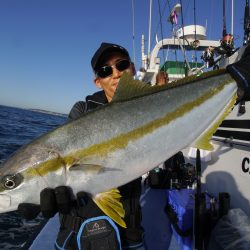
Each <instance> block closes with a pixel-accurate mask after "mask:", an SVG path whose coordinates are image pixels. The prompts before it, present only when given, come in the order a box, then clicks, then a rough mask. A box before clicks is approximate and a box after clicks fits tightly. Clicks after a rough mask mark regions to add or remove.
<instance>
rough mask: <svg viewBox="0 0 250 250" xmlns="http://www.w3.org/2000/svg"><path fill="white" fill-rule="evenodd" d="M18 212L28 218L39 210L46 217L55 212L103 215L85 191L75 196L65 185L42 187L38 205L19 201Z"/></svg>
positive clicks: (51, 215)
mask: <svg viewBox="0 0 250 250" xmlns="http://www.w3.org/2000/svg"><path fill="white" fill-rule="evenodd" d="M75 210H78V212H76V211H75ZM18 212H19V214H21V216H22V217H23V218H25V219H29V220H31V219H34V218H36V217H37V216H38V214H39V213H40V212H41V213H42V215H43V217H45V218H47V219H49V218H51V217H53V216H54V215H55V214H56V213H57V212H59V213H60V214H63V215H67V214H69V213H71V214H75V215H76V213H77V214H78V213H80V214H81V216H83V217H84V218H91V217H96V216H100V215H103V212H102V211H101V210H100V209H99V208H98V206H97V205H96V204H95V203H94V201H93V200H92V199H91V198H90V196H89V195H88V194H87V193H86V192H79V193H77V195H76V198H75V197H74V195H73V192H72V190H71V188H70V187H67V186H59V187H56V188H55V189H52V188H45V189H43V190H42V191H41V193H40V205H35V204H32V203H21V204H19V206H18Z"/></svg>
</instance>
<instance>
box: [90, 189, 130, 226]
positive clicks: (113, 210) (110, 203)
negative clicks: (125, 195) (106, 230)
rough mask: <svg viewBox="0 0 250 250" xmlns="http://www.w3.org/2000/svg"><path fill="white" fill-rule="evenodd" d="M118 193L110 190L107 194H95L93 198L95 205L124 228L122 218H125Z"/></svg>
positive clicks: (116, 190)
mask: <svg viewBox="0 0 250 250" xmlns="http://www.w3.org/2000/svg"><path fill="white" fill-rule="evenodd" d="M120 198H121V195H120V192H119V190H118V189H111V190H109V191H107V192H103V193H100V194H97V195H95V196H94V197H93V201H94V202H95V203H96V205H97V206H98V207H99V208H100V209H101V210H102V211H103V212H104V213H105V214H106V215H107V216H109V217H110V218H111V219H112V220H113V221H115V222H116V223H117V224H119V225H120V226H121V227H124V228H126V223H125V222H124V220H123V219H122V218H124V216H125V210H124V208H123V205H122V203H121V202H120Z"/></svg>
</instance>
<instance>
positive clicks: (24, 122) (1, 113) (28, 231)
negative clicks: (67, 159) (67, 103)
mask: <svg viewBox="0 0 250 250" xmlns="http://www.w3.org/2000/svg"><path fill="white" fill-rule="evenodd" d="M66 120H67V117H66V116H62V115H55V114H48V113H44V112H38V111H32V110H26V109H19V108H12V107H6V106H1V105H0V163H2V162H4V160H5V159H7V158H8V157H9V156H10V155H11V154H12V153H13V152H15V151H16V150H17V149H18V148H20V147H21V146H22V145H24V144H26V143H28V142H30V141H32V140H33V139H35V138H36V137H38V136H40V135H42V134H44V133H46V132H48V131H50V130H52V129H53V128H56V127H57V126H59V125H61V124H63V123H64V122H65V121H66ZM43 222H44V219H43V218H42V217H38V218H36V219H34V220H25V219H24V218H22V217H21V216H20V215H19V214H18V213H17V212H9V213H4V214H0V249H1V250H5V249H11V250H15V249H21V248H22V247H23V246H24V245H25V243H26V242H27V241H28V240H29V238H30V237H31V235H32V234H34V232H36V231H37V229H38V228H39V227H40V225H41V224H42V223H43Z"/></svg>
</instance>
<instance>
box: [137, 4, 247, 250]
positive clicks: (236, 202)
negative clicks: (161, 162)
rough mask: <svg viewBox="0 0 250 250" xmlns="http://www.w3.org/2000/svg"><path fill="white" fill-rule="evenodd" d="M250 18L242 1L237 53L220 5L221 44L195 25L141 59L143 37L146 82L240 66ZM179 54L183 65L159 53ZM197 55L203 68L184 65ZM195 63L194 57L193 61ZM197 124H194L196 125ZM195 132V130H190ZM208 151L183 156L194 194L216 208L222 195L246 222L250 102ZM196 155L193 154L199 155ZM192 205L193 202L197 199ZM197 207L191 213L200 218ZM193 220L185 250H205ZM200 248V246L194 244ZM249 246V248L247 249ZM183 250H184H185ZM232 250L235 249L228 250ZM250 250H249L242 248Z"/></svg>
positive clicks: (178, 7)
mask: <svg viewBox="0 0 250 250" xmlns="http://www.w3.org/2000/svg"><path fill="white" fill-rule="evenodd" d="M180 13H181V5H180V4H177V5H176V6H175V7H174V8H173V9H172V11H171V13H170V15H169V21H170V22H171V24H172V25H173V26H174V24H176V23H177V16H178V14H180ZM249 35H250V18H249V3H248V1H246V5H245V17H244V39H243V47H241V48H235V47H234V45H233V36H232V34H228V33H227V32H226V22H225V1H223V32H222V39H221V40H220V41H216V40H207V39H206V27H204V26H201V25H197V24H196V23H195V24H194V25H188V26H182V27H181V28H178V29H174V28H173V36H172V37H170V38H162V40H160V41H157V42H156V45H155V47H154V48H153V49H152V51H151V53H150V54H148V55H145V54H144V37H142V44H143V46H142V68H143V70H141V71H142V72H143V77H142V78H143V79H144V81H145V82H151V84H152V85H154V84H155V79H156V75H157V73H158V72H159V71H166V72H167V73H168V76H169V80H170V81H175V80H177V79H180V78H183V77H185V76H187V75H195V74H202V73H203V71H207V70H213V69H218V68H225V67H226V66H227V65H228V64H231V63H234V62H236V61H238V60H239V59H240V58H241V56H242V53H243V51H244V45H248V44H249ZM171 49H172V50H175V51H176V50H179V51H180V52H181V53H182V54H183V61H182V62H179V61H178V62H177V61H169V60H168V59H167V57H166V60H165V61H163V62H161V61H160V56H159V54H160V52H161V51H162V50H171ZM188 51H193V53H198V52H201V58H202V59H203V63H200V62H199V63H198V62H197V61H195V62H194V61H193V62H188V56H187V52H188ZM196 58H197V56H196ZM197 122H198V121H197ZM194 129H195V128H194ZM211 144H212V145H213V150H212V151H206V150H199V149H196V148H192V147H188V148H185V149H183V150H182V152H183V153H184V156H185V160H186V161H187V162H189V163H190V164H191V165H194V166H195V165H197V155H198V157H199V164H198V165H200V166H199V169H198V166H196V167H197V173H196V174H197V176H196V180H197V182H199V183H196V188H195V189H196V192H197V193H196V194H197V195H200V194H201V192H203V193H206V194H207V195H209V197H210V198H209V199H210V202H211V200H212V199H213V201H217V202H219V201H218V200H219V197H218V196H219V195H220V194H227V195H228V206H229V207H228V209H229V208H230V209H236V208H240V209H241V210H242V211H243V212H244V214H245V215H246V216H248V217H249V218H250V193H249V191H248V186H249V181H250V175H249V174H250V102H249V101H246V102H240V103H238V104H237V105H235V106H234V108H233V110H232V111H231V112H230V114H229V115H228V116H227V117H226V119H225V120H224V121H223V122H222V124H221V125H220V126H219V128H218V129H217V131H216V132H215V133H214V135H213V136H212V138H211ZM198 151H199V153H198V154H197V152H198ZM195 201H197V200H196V199H195ZM199 209H200V208H199V207H198V208H197V204H195V205H194V213H196V212H197V213H198V210H199ZM196 219H197V217H195V216H194V223H193V224H194V230H193V233H194V239H195V241H194V243H193V245H189V246H187V245H186V246H185V244H184V245H183V242H182V247H183V249H204V247H207V246H204V241H203V239H199V240H200V242H201V243H199V242H198V241H197V240H196V239H197V235H196V234H198V226H197V224H196V223H197V221H195V220H196ZM197 242H198V243H197ZM248 246H249V243H248ZM185 247H186V248H185ZM230 249H231V248H230ZM232 249H233V248H232ZM235 249H236V248H235ZM244 249H248V248H244Z"/></svg>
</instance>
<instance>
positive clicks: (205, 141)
mask: <svg viewBox="0 0 250 250" xmlns="http://www.w3.org/2000/svg"><path fill="white" fill-rule="evenodd" d="M236 99H237V95H236V94H235V95H234V96H233V98H232V99H231V101H230V102H229V103H228V105H227V106H226V107H225V108H224V110H223V111H222V112H221V114H220V115H219V116H218V118H217V119H216V120H215V121H214V122H213V124H212V125H211V126H210V127H209V128H208V129H207V130H206V131H205V132H204V133H202V135H201V136H200V137H198V139H197V140H196V141H195V142H194V143H193V144H192V147H195V148H199V149H203V150H208V151H212V150H213V149H214V147H213V145H212V144H211V143H210V139H211V138H212V136H213V134H214V133H215V131H216V130H217V128H218V127H219V126H220V124H221V123H222V122H223V121H224V120H225V118H226V117H227V115H228V114H229V113H230V112H231V110H232V108H233V106H234V104H235V102H236Z"/></svg>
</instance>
